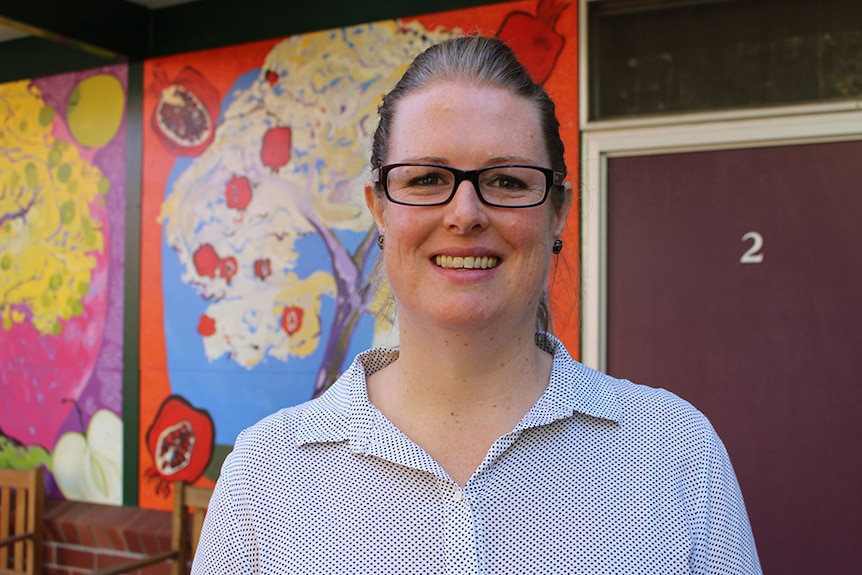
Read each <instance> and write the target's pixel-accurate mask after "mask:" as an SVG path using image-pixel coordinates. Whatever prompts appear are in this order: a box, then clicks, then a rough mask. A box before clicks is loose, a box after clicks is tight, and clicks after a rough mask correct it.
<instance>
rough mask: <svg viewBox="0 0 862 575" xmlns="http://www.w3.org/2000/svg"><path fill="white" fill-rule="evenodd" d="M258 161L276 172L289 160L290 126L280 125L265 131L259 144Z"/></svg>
mask: <svg viewBox="0 0 862 575" xmlns="http://www.w3.org/2000/svg"><path fill="white" fill-rule="evenodd" d="M260 161H261V162H263V165H264V166H266V167H268V168H270V169H271V170H272V171H273V172H276V173H278V170H279V169H281V167H282V166H285V165H287V162H289V161H290V128H286V127H283V126H282V127H276V128H270V129H269V130H267V131H266V134H264V135H263V141H262V142H261V146H260Z"/></svg>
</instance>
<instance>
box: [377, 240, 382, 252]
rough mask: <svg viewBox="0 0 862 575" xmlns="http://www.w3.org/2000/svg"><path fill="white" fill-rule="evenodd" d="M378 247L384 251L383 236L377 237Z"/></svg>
mask: <svg viewBox="0 0 862 575" xmlns="http://www.w3.org/2000/svg"><path fill="white" fill-rule="evenodd" d="M377 247H378V248H380V251H381V252H382V251H383V236H377Z"/></svg>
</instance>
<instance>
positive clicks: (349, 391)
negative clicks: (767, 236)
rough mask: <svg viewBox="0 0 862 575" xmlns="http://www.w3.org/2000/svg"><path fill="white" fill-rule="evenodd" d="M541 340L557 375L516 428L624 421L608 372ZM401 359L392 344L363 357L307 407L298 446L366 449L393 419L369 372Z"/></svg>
mask: <svg viewBox="0 0 862 575" xmlns="http://www.w3.org/2000/svg"><path fill="white" fill-rule="evenodd" d="M536 343H537V344H538V345H539V347H541V348H543V349H545V350H547V351H548V352H550V353H552V354H553V356H554V363H553V367H552V369H551V379H550V381H549V382H548V387H547V389H545V392H544V393H543V394H542V396H541V397H540V398H539V400H538V401H537V402H536V403H535V405H533V407H532V408H531V409H530V411H528V412H527V414H526V415H525V416H524V417H523V418H522V420H521V421H520V423H519V424H518V425H517V426H516V427H515V430H514V431H521V430H524V429H527V428H530V427H536V426H539V425H546V424H548V423H552V422H553V421H556V420H558V419H561V418H566V417H571V416H572V415H574V414H576V413H580V414H583V415H587V416H590V417H595V418H600V419H607V420H610V421H614V422H616V423H619V422H620V420H621V417H622V407H621V405H620V401H619V399H618V397H617V395H616V393H615V392H614V390H613V388H612V386H611V384H610V380H609V378H608V376H606V375H604V374H602V373H600V372H598V371H595V370H593V369H590V368H588V367H586V366H585V365H583V364H581V363H578V362H577V361H575V360H574V359H572V357H571V356H570V355H569V352H568V351H567V350H566V348H565V346H564V345H563V343H562V342H561V341H560V340H559V339H557V338H556V337H554V336H552V335H550V334H545V333H540V334H537V335H536ZM397 358H398V350H397V349H391V348H375V349H371V350H368V351H365V352H363V353H360V354H359V355H357V356H356V358H355V359H354V360H353V363H351V365H350V367H349V368H348V369H347V370H346V371H345V372H344V373H343V374H342V375H341V377H339V378H338V380H337V381H336V382H335V383H334V384H333V385H332V386H331V387H330V388H329V389H328V390H327V391H326V392H325V393H324V394H323V395H322V396H320V397H319V398H318V399H316V400H314V401H311V402H309V403H308V404H307V405H306V407H305V409H304V410H303V413H302V418H301V421H300V424H299V426H298V429H297V432H296V436H295V439H296V444H297V445H303V444H306V443H317V442H339V441H348V443H349V444H350V447H351V449H352V450H354V451H358V452H362V451H365V447H366V446H367V445H368V443H369V442H370V441H371V439H372V436H373V435H374V433H375V430H377V429H379V427H380V426H381V425H384V424H386V423H387V420H386V418H385V416H384V415H383V414H382V413H380V411H379V410H378V409H377V408H376V407H375V406H374V405H373V404H372V403H371V401H370V400H369V399H368V392H367V388H366V381H365V378H366V374H367V375H370V374H371V373H374V371H377V370H379V369H381V368H383V367H385V366H386V365H389V364H390V363H392V362H393V361H395V360H396V359H397ZM389 425H391V424H389Z"/></svg>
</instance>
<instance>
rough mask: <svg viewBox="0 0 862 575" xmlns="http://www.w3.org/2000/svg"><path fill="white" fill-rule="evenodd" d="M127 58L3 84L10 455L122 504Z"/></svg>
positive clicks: (2, 424)
mask: <svg viewBox="0 0 862 575" xmlns="http://www.w3.org/2000/svg"><path fill="white" fill-rule="evenodd" d="M126 87H127V68H126V67H125V66H111V67H105V68H100V69H95V70H89V71H87V72H83V73H75V74H65V75H59V76H52V77H48V78H41V79H35V80H24V81H19V82H13V83H8V84H3V85H0V322H2V326H0V358H2V363H0V467H14V468H31V467H34V466H37V465H45V466H46V468H47V469H48V471H49V472H50V473H49V474H48V481H47V486H46V487H47V491H46V492H47V494H48V495H51V496H54V497H66V498H68V499H75V500H80V501H93V502H98V503H111V504H120V503H121V494H122V434H123V425H122V419H121V415H122V411H121V409H122V383H123V382H122V368H123V365H122V333H123V250H124V233H125V201H124V195H125V188H124V186H125V130H126V127H125V126H126Z"/></svg>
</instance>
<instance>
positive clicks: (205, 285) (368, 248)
mask: <svg viewBox="0 0 862 575" xmlns="http://www.w3.org/2000/svg"><path fill="white" fill-rule="evenodd" d="M575 16H576V15H575V7H574V6H572V5H570V4H569V2H566V1H561V0H540V1H539V2H538V3H537V2H535V1H534V0H531V1H525V2H510V3H505V4H495V5H491V6H483V7H479V8H472V9H465V10H459V11H454V12H445V13H439V14H432V15H427V16H422V17H417V18H411V19H402V20H397V21H396V20H391V21H382V22H375V23H371V24H366V25H361V26H355V27H349V28H341V29H335V30H326V31H321V32H313V33H309V34H304V35H298V36H293V37H289V38H285V39H276V40H271V41H265V42H259V43H253V44H247V45H243V46H233V47H230V48H229V49H220V50H210V51H206V52H199V53H192V54H184V55H181V56H174V57H169V58H162V59H157V60H152V61H148V62H147V63H146V64H145V67H144V82H145V86H146V93H145V97H144V114H145V130H144V188H143V202H142V203H143V205H142V217H143V222H142V254H141V256H142V271H141V281H142V287H141V296H142V300H141V362H142V363H141V390H142V391H141V398H140V399H141V426H142V429H141V460H140V469H141V478H142V480H141V482H140V503H141V505H142V506H146V507H155V508H166V507H167V505H168V500H169V496H170V492H171V490H170V483H171V482H173V481H176V480H178V479H183V480H186V481H192V482H195V481H196V482H199V483H211V482H212V481H213V480H214V479H215V478H216V477H217V475H218V469H219V466H220V464H221V461H222V460H223V458H224V455H225V454H226V453H227V452H228V451H229V449H230V448H231V446H232V444H233V442H234V440H235V438H236V435H237V433H238V432H239V431H241V430H242V429H243V428H244V427H247V426H248V425H250V424H251V423H253V422H255V421H257V420H258V419H260V418H261V417H264V416H266V415H268V414H269V413H272V412H273V411H276V410H277V409H279V408H281V407H285V406H288V405H295V404H298V403H301V402H304V401H307V400H309V399H311V398H313V397H316V396H317V395H319V394H320V393H322V392H323V391H325V390H326V388H327V387H328V386H329V385H330V384H331V383H332V382H333V381H334V379H335V378H336V377H337V375H338V374H339V373H340V372H341V371H342V370H343V369H344V368H345V366H346V363H347V362H349V361H350V360H351V359H352V358H353V356H354V355H355V354H356V353H358V352H359V351H362V350H364V349H366V348H368V347H370V346H372V345H389V344H394V343H395V342H394V340H393V334H394V333H395V331H394V329H393V327H394V326H392V325H390V323H389V322H388V321H386V320H385V319H382V316H379V315H378V314H376V313H375V312H376V311H378V308H379V300H377V299H372V298H371V297H370V296H369V294H368V292H367V290H365V289H363V286H364V284H365V282H366V280H367V276H368V274H369V271H370V269H371V267H373V264H374V258H375V254H376V250H377V248H376V245H375V240H376V236H375V234H376V231H375V229H374V227H373V225H372V220H371V217H370V215H369V214H368V213H367V209H366V208H365V204H364V199H363V194H362V190H363V184H364V182H365V180H366V179H367V178H368V175H369V168H368V156H369V152H370V141H371V135H372V133H373V130H374V128H375V127H376V121H377V120H376V110H377V106H378V104H379V101H380V97H381V95H382V94H384V93H385V92H387V91H388V90H389V89H390V88H391V87H392V86H393V85H394V83H395V81H396V80H397V78H398V77H399V76H400V75H401V73H402V72H403V70H404V68H405V67H406V65H407V63H408V62H409V60H410V59H412V57H413V56H414V55H416V54H417V53H418V52H420V51H422V50H423V49H424V48H426V47H427V46H429V45H431V44H433V43H435V42H437V41H439V40H441V39H443V38H447V37H450V36H452V35H455V34H463V33H475V32H482V33H485V34H489V35H494V34H497V35H498V36H500V37H501V38H504V39H506V40H507V41H509V42H510V43H511V45H512V46H513V48H514V49H515V50H516V52H517V53H518V54H519V56H520V57H521V58H522V60H523V61H524V62H525V64H527V66H528V67H529V69H530V70H531V73H533V74H534V76H535V77H536V78H537V79H538V80H540V81H542V82H543V83H544V84H545V86H546V87H547V89H548V90H549V91H550V92H551V93H552V95H555V94H557V93H559V94H563V95H565V96H564V97H563V98H559V97H558V100H559V101H560V102H562V103H566V104H567V106H561V116H562V118H561V120H562V121H563V124H564V130H565V131H567V132H568V141H569V142H572V143H574V144H570V146H572V145H576V143H577V108H576V101H575V94H577V70H576V68H575V65H576V44H577V42H576V37H575V31H576V29H577V24H576V19H575ZM568 162H569V165H570V166H572V167H576V166H577V149H576V148H572V149H570V150H568ZM572 177H573V179H576V177H577V174H572ZM571 219H572V220H573V221H575V222H577V218H576V217H575V218H571ZM569 235H570V239H569V241H570V242H571V243H570V245H576V244H577V231H576V230H570V232H569ZM571 253H574V254H576V253H577V252H576V251H575V250H572V252H571ZM575 257H576V256H575ZM572 265H573V266H574V265H576V264H572ZM564 275H565V274H564ZM567 278H568V279H571V276H570V275H568V276H567ZM577 285H578V283H577V280H576V279H575V280H574V283H572V284H571V285H569V286H568V287H567V288H566V290H565V291H569V292H571V294H570V296H569V298H568V301H567V302H566V301H564V302H563V305H565V306H567V308H570V307H571V306H572V304H573V298H574V292H576V291H577V287H576V286H577ZM563 299H564V300H565V299H566V298H565V297H564V298H563ZM563 324H565V322H558V325H557V329H558V332H561V334H562V335H563V337H564V338H566V337H568V338H569V343H570V345H572V346H573V348H575V349H576V348H577V341H576V340H575V341H572V338H576V337H577V333H576V332H574V331H572V330H573V329H574V328H575V327H576V322H571V325H570V326H569V327H568V328H567V327H566V326H565V325H563ZM567 329H568V332H569V334H568V336H567V335H566V333H567V332H566V330H567Z"/></svg>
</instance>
